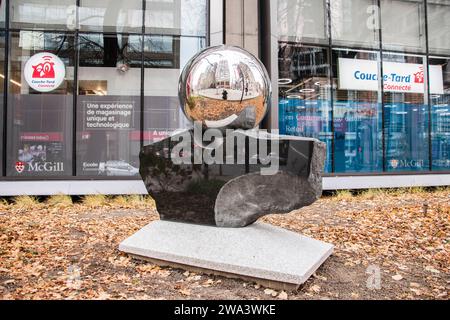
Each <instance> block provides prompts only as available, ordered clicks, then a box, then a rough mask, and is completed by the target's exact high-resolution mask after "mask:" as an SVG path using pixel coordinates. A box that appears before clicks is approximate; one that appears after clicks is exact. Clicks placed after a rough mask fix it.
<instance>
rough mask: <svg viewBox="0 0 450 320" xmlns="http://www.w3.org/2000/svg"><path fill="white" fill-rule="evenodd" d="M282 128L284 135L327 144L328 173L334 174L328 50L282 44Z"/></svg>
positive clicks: (280, 60)
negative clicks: (332, 167)
mask: <svg viewBox="0 0 450 320" xmlns="http://www.w3.org/2000/svg"><path fill="white" fill-rule="evenodd" d="M278 65H279V90H280V92H279V106H278V110H279V128H280V133H281V134H288V135H295V136H300V137H312V138H317V139H320V140H321V141H323V142H325V143H326V144H327V160H326V164H325V171H326V172H331V146H332V134H331V102H330V100H331V99H330V97H331V94H330V91H331V90H330V80H329V75H330V64H329V61H328V50H327V49H325V48H318V47H306V46H301V45H292V44H287V43H280V44H279V48H278Z"/></svg>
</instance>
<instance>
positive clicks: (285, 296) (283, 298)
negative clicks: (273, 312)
mask: <svg viewBox="0 0 450 320" xmlns="http://www.w3.org/2000/svg"><path fill="white" fill-rule="evenodd" d="M287 298H288V295H287V293H286V292H284V291H281V292H280V294H279V295H278V299H281V300H287Z"/></svg>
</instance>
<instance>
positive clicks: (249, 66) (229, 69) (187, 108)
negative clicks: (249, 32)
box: [178, 45, 272, 129]
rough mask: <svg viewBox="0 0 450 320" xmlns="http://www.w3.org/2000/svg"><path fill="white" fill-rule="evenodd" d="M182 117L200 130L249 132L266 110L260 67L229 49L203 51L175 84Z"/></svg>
mask: <svg viewBox="0 0 450 320" xmlns="http://www.w3.org/2000/svg"><path fill="white" fill-rule="evenodd" d="M178 89H179V91H178V92H179V98H180V103H181V108H182V110H183V112H184V114H185V115H186V117H187V118H188V119H189V120H190V121H192V122H194V121H201V122H202V125H203V127H204V128H218V129H252V128H254V127H256V126H258V125H259V124H260V122H261V121H262V120H263V119H264V117H265V115H266V113H267V111H268V108H269V107H270V97H271V92H272V89H271V84H270V79H269V75H268V73H267V71H266V69H265V67H264V65H263V64H262V63H261V61H259V60H258V59H257V58H256V57H254V56H253V55H252V54H251V53H249V52H247V51H245V50H244V49H241V48H238V47H232V46H224V45H222V46H217V47H211V48H207V49H205V50H203V51H201V52H200V53H198V54H197V55H195V56H194V57H193V58H192V59H191V60H189V62H188V63H187V64H186V66H185V68H184V70H183V72H182V74H181V76H180V81H179V88H178Z"/></svg>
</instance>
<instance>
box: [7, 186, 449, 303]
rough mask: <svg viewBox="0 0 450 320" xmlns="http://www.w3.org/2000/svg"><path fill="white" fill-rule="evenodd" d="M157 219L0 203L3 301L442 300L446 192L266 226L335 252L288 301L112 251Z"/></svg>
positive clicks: (131, 212)
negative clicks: (317, 242) (330, 246)
mask: <svg viewBox="0 0 450 320" xmlns="http://www.w3.org/2000/svg"><path fill="white" fill-rule="evenodd" d="M155 219H158V215H157V213H156V212H155V210H154V207H153V204H152V202H151V201H148V200H146V201H142V200H141V201H128V200H127V199H125V198H124V197H119V198H116V199H107V198H101V199H100V201H99V199H98V198H90V199H85V201H84V202H80V203H75V204H71V203H70V200H69V201H67V199H66V198H63V197H61V198H60V199H56V200H55V199H53V200H52V198H50V199H49V200H48V201H47V202H41V203H35V201H31V200H30V199H26V198H23V199H19V200H17V201H16V203H11V204H7V203H5V202H0V298H1V299H272V298H273V299H449V288H450V277H449V275H450V272H449V271H450V189H448V188H447V189H443V190H439V191H433V192H424V191H420V192H419V191H412V190H411V191H402V192H367V193H365V194H363V195H360V196H351V195H350V194H349V193H342V194H339V195H338V196H337V197H324V198H322V199H321V200H319V201H317V202H316V203H315V204H313V205H312V206H310V207H308V208H303V209H301V210H298V211H295V212H292V213H290V214H287V215H272V216H269V217H266V218H264V219H263V220H264V221H265V222H268V223H271V224H274V225H277V226H281V227H284V228H287V229H290V230H292V231H295V232H299V233H302V234H305V235H308V236H311V237H314V238H316V239H319V240H323V241H327V242H330V243H333V244H334V245H335V246H336V248H335V252H334V254H333V255H332V256H331V257H330V258H329V259H328V260H327V261H326V262H325V263H324V264H323V266H322V267H321V268H320V269H319V270H318V271H317V272H316V274H315V275H314V276H313V277H312V278H310V280H308V282H307V283H305V284H304V285H303V286H302V287H301V288H300V289H299V290H298V291H296V292H284V291H276V290H271V289H267V288H264V287H261V286H259V285H256V284H254V283H247V282H244V281H239V280H231V279H226V278H223V277H212V276H207V275H202V274H193V273H189V272H186V271H184V270H178V269H170V268H159V267H157V266H155V265H152V264H149V263H146V262H140V261H135V260H131V259H130V258H128V257H127V256H126V255H123V254H121V253H120V252H119V251H118V250H117V247H118V244H119V243H120V242H121V241H122V240H124V239H125V238H127V237H128V236H130V235H131V234H133V233H134V232H136V231H137V230H139V229H140V228H141V227H143V226H145V225H146V224H147V223H149V222H150V221H152V220H155Z"/></svg>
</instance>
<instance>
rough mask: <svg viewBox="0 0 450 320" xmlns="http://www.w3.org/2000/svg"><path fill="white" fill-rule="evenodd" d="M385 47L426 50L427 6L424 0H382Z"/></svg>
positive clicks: (388, 48)
mask: <svg viewBox="0 0 450 320" xmlns="http://www.w3.org/2000/svg"><path fill="white" fill-rule="evenodd" d="M381 27H382V29H381V30H382V38H383V48H384V49H387V50H398V51H412V52H425V41H426V40H425V7H424V4H423V1H422V0H381Z"/></svg>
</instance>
